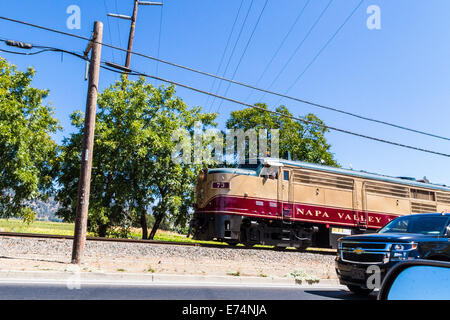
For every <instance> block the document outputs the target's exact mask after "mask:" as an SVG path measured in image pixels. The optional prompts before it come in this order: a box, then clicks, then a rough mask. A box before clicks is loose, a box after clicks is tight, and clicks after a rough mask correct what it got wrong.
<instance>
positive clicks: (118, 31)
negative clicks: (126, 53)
mask: <svg viewBox="0 0 450 320" xmlns="http://www.w3.org/2000/svg"><path fill="white" fill-rule="evenodd" d="M115 8H116V12H119V9H118V5H117V0H115ZM116 26H117V33H118V35H119V46H120V47H122V36H121V35H120V24H119V22H118V21H116ZM111 42H112V40H111Z"/></svg>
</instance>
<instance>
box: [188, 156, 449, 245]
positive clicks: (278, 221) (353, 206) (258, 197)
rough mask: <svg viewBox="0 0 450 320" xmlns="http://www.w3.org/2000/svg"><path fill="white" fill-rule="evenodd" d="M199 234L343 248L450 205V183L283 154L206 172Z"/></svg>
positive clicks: (200, 189)
mask: <svg viewBox="0 0 450 320" xmlns="http://www.w3.org/2000/svg"><path fill="white" fill-rule="evenodd" d="M196 195H197V202H196V208H195V213H194V218H193V220H192V221H191V227H192V230H193V235H194V238H195V239H198V240H218V241H225V242H227V243H229V244H231V245H235V244H237V243H243V244H245V245H250V246H251V245H254V244H265V245H273V246H275V247H295V248H300V249H301V248H306V247H308V246H315V247H334V248H335V247H336V241H337V239H338V238H340V237H342V236H344V235H351V234H358V233H365V232H374V231H376V230H377V229H379V228H381V227H383V226H384V225H385V224H386V223H388V222H389V221H391V220H392V219H394V218H396V217H397V216H400V215H406V214H412V213H425V212H443V211H447V212H448V211H449V209H450V188H448V187H446V186H440V185H435V184H430V183H428V182H427V181H416V180H415V179H411V178H394V177H388V176H383V175H379V174H371V173H367V172H361V171H354V170H348V169H341V168H334V167H328V166H323V165H317V164H310V163H305V162H296V161H289V160H282V159H271V158H266V159H259V160H257V161H256V163H255V164H244V165H239V166H238V167H236V168H216V169H208V170H204V171H202V172H201V173H200V175H199V177H198V182H197V186H196Z"/></svg>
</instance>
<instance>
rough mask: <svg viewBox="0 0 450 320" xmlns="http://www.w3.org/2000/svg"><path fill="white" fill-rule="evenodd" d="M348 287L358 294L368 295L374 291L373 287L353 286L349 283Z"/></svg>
mask: <svg viewBox="0 0 450 320" xmlns="http://www.w3.org/2000/svg"><path fill="white" fill-rule="evenodd" d="M347 288H348V289H349V290H350V291H351V292H352V293H354V294H356V295H358V296H368V295H369V294H371V293H372V291H373V289H365V288H361V287H360V286H352V285H347Z"/></svg>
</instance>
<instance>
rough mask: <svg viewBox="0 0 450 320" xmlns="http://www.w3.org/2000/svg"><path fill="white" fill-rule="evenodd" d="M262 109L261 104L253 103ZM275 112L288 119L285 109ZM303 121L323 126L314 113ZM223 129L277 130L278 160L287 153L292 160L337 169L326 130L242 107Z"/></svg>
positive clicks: (289, 114) (264, 105)
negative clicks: (326, 137)
mask: <svg viewBox="0 0 450 320" xmlns="http://www.w3.org/2000/svg"><path fill="white" fill-rule="evenodd" d="M255 105H256V106H258V107H260V108H263V109H266V110H267V106H266V104H264V103H258V104H255ZM275 111H276V112H278V113H281V114H284V115H286V116H292V114H291V113H290V112H289V110H288V109H287V108H286V107H285V106H280V107H278V108H277V109H276V110H275ZM303 119H305V120H308V121H312V122H315V123H319V124H324V123H323V122H322V120H320V119H319V118H318V117H317V116H315V115H314V114H311V113H310V114H308V115H306V116H305V117H303ZM226 126H227V128H228V129H243V130H249V129H258V130H259V129H267V130H269V129H279V139H280V141H279V150H280V157H282V158H285V157H286V156H287V154H288V153H289V154H290V155H291V158H292V159H293V160H299V161H306V162H311V163H321V164H326V165H330V166H337V165H338V164H337V162H336V161H335V160H334V157H333V154H332V153H331V152H330V147H331V146H330V145H329V144H328V143H327V141H326V139H325V134H326V132H328V130H327V129H326V128H324V127H322V126H320V125H315V124H307V123H305V122H302V121H297V120H294V119H291V118H288V117H283V116H281V115H277V114H273V113H270V112H266V111H263V110H260V109H256V108H246V109H243V110H238V111H233V112H231V116H230V119H228V121H227V123H226Z"/></svg>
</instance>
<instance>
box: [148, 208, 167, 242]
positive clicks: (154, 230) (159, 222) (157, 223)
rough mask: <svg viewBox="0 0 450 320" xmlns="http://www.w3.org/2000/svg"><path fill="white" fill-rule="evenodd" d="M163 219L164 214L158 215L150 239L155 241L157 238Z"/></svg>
mask: <svg viewBox="0 0 450 320" xmlns="http://www.w3.org/2000/svg"><path fill="white" fill-rule="evenodd" d="M163 218H164V215H163V214H160V215H157V216H156V217H155V224H154V225H153V228H152V231H151V232H150V235H149V236H148V238H149V239H150V240H153V238H154V237H155V234H156V231H158V229H159V225H160V224H161V222H162V220H163Z"/></svg>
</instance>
